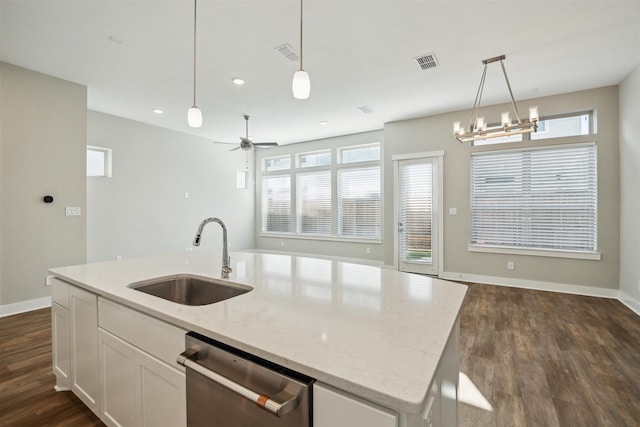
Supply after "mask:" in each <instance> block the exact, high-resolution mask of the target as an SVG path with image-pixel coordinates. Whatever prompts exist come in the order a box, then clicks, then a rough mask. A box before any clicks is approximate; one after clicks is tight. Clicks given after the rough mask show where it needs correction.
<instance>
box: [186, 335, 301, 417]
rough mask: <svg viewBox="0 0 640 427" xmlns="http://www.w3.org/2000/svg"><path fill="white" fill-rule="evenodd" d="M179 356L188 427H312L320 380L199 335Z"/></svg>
mask: <svg viewBox="0 0 640 427" xmlns="http://www.w3.org/2000/svg"><path fill="white" fill-rule="evenodd" d="M185 341H186V350H185V351H184V352H183V353H182V354H181V355H180V356H178V363H180V364H181V365H183V366H185V367H186V368H187V369H186V375H187V426H188V427H204V426H208V427H210V426H219V427H249V426H251V427H257V426H260V427H272V426H273V427H309V426H311V425H312V416H311V402H312V395H311V393H312V385H313V382H314V379H312V378H309V377H307V376H305V375H302V374H300V373H298V372H295V371H292V370H290V369H287V368H285V367H282V366H279V365H276V364H274V363H271V362H269V361H267V360H264V359H261V358H259V357H256V356H253V355H251V354H248V353H245V352H243V351H241V350H238V349H236V348H233V347H230V346H228V345H225V344H223V343H221V342H218V341H215V340H212V339H210V338H207V337H204V336H202V335H199V334H196V333H194V332H189V333H188V334H187V335H186V338H185Z"/></svg>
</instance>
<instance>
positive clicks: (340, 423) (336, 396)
mask: <svg viewBox="0 0 640 427" xmlns="http://www.w3.org/2000/svg"><path fill="white" fill-rule="evenodd" d="M313 426H314V427H353V426H367V427H397V426H398V415H397V414H396V413H395V412H392V411H390V410H388V409H386V408H382V407H380V406H378V405H375V404H373V403H367V402H364V401H363V400H362V399H358V398H356V397H354V396H349V395H346V394H344V393H343V392H340V391H338V390H335V389H334V388H331V387H329V386H325V385H324V384H319V383H316V384H314V386H313Z"/></svg>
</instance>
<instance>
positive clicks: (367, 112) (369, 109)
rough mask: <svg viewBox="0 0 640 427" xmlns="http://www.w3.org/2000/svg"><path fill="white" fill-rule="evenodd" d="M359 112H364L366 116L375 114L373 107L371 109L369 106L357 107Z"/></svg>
mask: <svg viewBox="0 0 640 427" xmlns="http://www.w3.org/2000/svg"><path fill="white" fill-rule="evenodd" d="M356 108H357V109H358V110H360V111H362V112H363V113H364V114H371V113H373V109H372V108H371V107H369V106H368V105H363V106H361V107H356Z"/></svg>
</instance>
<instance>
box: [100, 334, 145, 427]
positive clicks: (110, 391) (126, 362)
mask: <svg viewBox="0 0 640 427" xmlns="http://www.w3.org/2000/svg"><path fill="white" fill-rule="evenodd" d="M98 348H99V349H100V350H99V351H100V419H101V420H102V421H103V422H104V423H105V424H107V425H108V426H114V427H119V426H122V427H127V426H131V427H135V426H137V425H139V423H138V420H137V410H136V408H137V406H138V402H137V400H138V399H137V398H138V392H137V390H138V387H137V383H138V377H137V376H136V373H137V364H138V362H137V360H136V350H135V348H134V347H132V346H131V345H129V344H127V343H126V342H124V341H122V340H121V339H119V338H117V337H114V336H113V335H111V334H110V333H108V332H105V331H103V330H102V329H99V330H98Z"/></svg>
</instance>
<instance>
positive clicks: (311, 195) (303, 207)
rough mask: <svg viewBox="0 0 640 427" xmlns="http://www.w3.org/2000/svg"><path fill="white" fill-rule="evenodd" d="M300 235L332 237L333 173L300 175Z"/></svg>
mask: <svg viewBox="0 0 640 427" xmlns="http://www.w3.org/2000/svg"><path fill="white" fill-rule="evenodd" d="M296 189H297V201H298V209H297V213H298V218H297V219H298V221H297V222H298V234H311V235H325V236H330V235H331V171H321V172H313V173H305V174H299V175H298V177H297V183H296Z"/></svg>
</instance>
